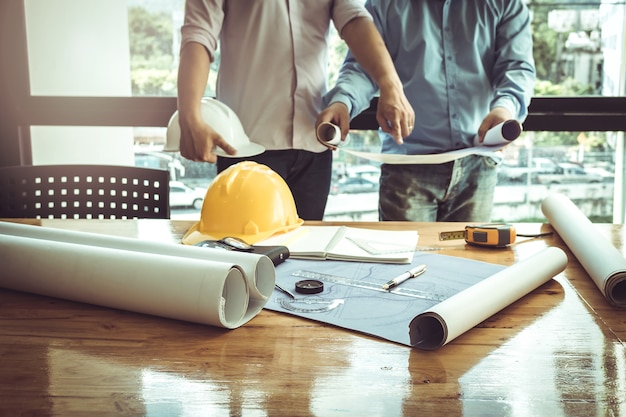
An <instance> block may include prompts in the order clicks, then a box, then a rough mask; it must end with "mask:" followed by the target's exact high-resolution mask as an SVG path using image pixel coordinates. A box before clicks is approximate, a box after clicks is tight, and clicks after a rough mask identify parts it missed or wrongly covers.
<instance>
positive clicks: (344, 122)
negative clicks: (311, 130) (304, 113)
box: [315, 102, 350, 141]
mask: <svg viewBox="0 0 626 417" xmlns="http://www.w3.org/2000/svg"><path fill="white" fill-rule="evenodd" d="M322 123H332V124H335V125H337V126H339V129H341V140H342V141H344V140H346V136H348V132H349V131H350V112H349V111H348V108H347V107H346V105H345V104H343V103H340V102H335V103H330V105H329V106H328V107H326V108H325V109H324V110H322V112H321V113H320V114H319V115H318V116H317V121H316V122H315V129H316V130H317V127H318V126H319V125H320V124H322Z"/></svg>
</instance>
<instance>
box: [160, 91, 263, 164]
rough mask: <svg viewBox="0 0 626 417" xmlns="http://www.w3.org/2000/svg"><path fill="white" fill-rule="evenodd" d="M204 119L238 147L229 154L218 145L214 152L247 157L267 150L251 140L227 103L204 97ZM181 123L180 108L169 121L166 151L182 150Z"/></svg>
mask: <svg viewBox="0 0 626 417" xmlns="http://www.w3.org/2000/svg"><path fill="white" fill-rule="evenodd" d="M200 111H201V113H202V119H203V120H204V122H205V123H206V124H208V125H209V126H211V127H212V128H213V129H214V130H215V131H216V132H217V133H219V134H220V136H221V137H222V138H224V140H225V141H226V142H228V143H229V144H230V145H231V146H233V147H234V148H235V149H237V153H236V154H235V155H229V154H227V153H226V152H224V150H223V149H222V148H219V147H216V148H215V150H214V151H213V153H215V154H216V155H219V156H225V157H231V158H245V157H248V156H253V155H258V154H260V153H263V152H265V148H264V147H263V146H261V145H259V144H258V143H253V142H250V138H248V135H246V132H245V131H244V129H243V126H242V125H241V121H240V120H239V117H237V115H236V114H235V112H234V111H232V109H231V108H230V107H228V106H227V105H226V104H224V103H222V102H221V101H219V100H216V99H213V98H203V99H202V101H201V102H200ZM179 147H180V125H179V124H178V110H177V111H175V112H174V114H173V115H172V117H171V118H170V120H169V122H168V123H167V132H166V143H165V147H164V148H163V150H164V151H166V152H177V151H179V150H180V148H179Z"/></svg>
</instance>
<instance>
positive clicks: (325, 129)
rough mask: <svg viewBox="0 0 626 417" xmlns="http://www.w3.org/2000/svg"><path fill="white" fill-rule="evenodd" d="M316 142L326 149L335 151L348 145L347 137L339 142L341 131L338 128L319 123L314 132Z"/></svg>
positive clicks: (327, 123) (329, 124)
mask: <svg viewBox="0 0 626 417" xmlns="http://www.w3.org/2000/svg"><path fill="white" fill-rule="evenodd" d="M315 133H316V135H317V140H318V141H319V142H320V143H321V144H322V145H325V146H326V147H328V148H331V149H336V148H337V147H339V146H344V145H346V144H347V143H348V138H349V136H346V139H345V140H344V141H342V140H341V129H339V126H337V125H335V124H332V123H329V122H324V123H320V125H319V126H318V127H317V130H316V132H315Z"/></svg>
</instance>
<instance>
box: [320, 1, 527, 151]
mask: <svg viewBox="0 0 626 417" xmlns="http://www.w3.org/2000/svg"><path fill="white" fill-rule="evenodd" d="M366 8H367V9H368V10H369V11H370V13H371V14H372V17H373V18H374V22H375V24H376V26H377V27H378V30H379V31H380V32H381V34H382V36H383V38H384V40H385V43H386V45H387V48H388V49H389V53H390V54H391V57H392V59H393V61H394V62H395V66H396V70H397V72H398V74H399V76H400V79H401V80H402V82H403V85H404V91H405V94H406V96H407V97H408V99H409V101H410V103H411V105H412V106H413V109H414V110H415V128H414V130H413V133H412V134H411V135H410V136H409V137H407V138H405V144H404V145H398V144H396V143H395V142H394V140H393V138H392V137H391V136H389V135H387V134H385V133H384V132H382V131H380V134H381V139H382V151H383V153H393V154H409V155H421V154H433V153H440V152H446V151H450V150H454V149H462V148H467V147H470V146H472V140H473V137H474V136H475V135H476V133H477V131H478V127H479V126H480V123H481V122H482V120H483V118H484V117H485V116H486V115H487V113H489V111H490V110H491V109H493V108H494V107H497V106H501V107H505V108H507V109H508V110H509V111H510V112H511V114H512V115H514V117H515V118H517V119H518V120H519V121H520V122H522V121H523V120H524V119H525V118H526V115H527V107H528V105H529V103H530V99H531V97H532V93H533V86H534V81H535V66H534V60H533V55H532V54H533V49H532V36H531V28H530V16H529V12H528V9H527V7H526V6H525V5H524V3H523V1H522V0H472V1H468V0H368V1H367V2H366ZM377 91H378V87H377V86H376V85H375V84H374V82H373V81H372V80H371V78H369V77H368V76H367V75H366V74H365V73H364V71H363V70H362V69H361V67H360V66H359V65H358V64H357V63H356V61H355V60H354V57H353V56H352V55H351V54H350V53H348V56H347V57H346V60H345V62H344V64H343V66H342V68H341V70H340V74H339V77H338V80H337V84H336V86H335V87H334V88H333V89H332V90H330V91H329V92H328V93H327V94H326V95H325V96H324V102H325V105H328V104H330V103H332V102H336V101H340V102H343V103H345V104H346V105H347V106H348V109H350V115H351V117H354V116H356V115H357V114H359V113H360V112H362V111H363V110H365V109H366V108H367V107H368V105H369V103H370V100H371V98H372V97H373V96H374V95H375V94H376V92H377Z"/></svg>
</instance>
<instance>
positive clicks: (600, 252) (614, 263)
mask: <svg viewBox="0 0 626 417" xmlns="http://www.w3.org/2000/svg"><path fill="white" fill-rule="evenodd" d="M541 210H542V212H543V214H544V216H546V218H547V219H548V221H549V222H550V224H551V225H552V227H553V228H554V229H555V230H556V232H557V233H558V234H559V236H561V239H563V241H564V242H565V244H566V245H567V246H568V247H569V249H570V250H571V251H572V253H573V254H574V256H576V258H577V259H578V261H579V262H580V264H581V265H582V266H583V268H585V271H587V273H588V274H589V276H590V277H591V279H592V280H593V282H594V283H595V284H596V286H597V287H598V289H599V290H600V292H602V295H603V296H604V298H606V299H607V301H608V302H609V303H611V304H612V305H614V306H616V307H622V308H624V307H626V259H625V258H624V256H623V255H622V254H621V253H620V252H619V251H618V250H617V249H616V248H615V246H613V244H612V243H611V242H610V241H609V240H608V239H606V238H605V237H604V236H602V235H601V234H600V233H598V231H597V230H596V229H595V228H594V227H593V223H591V221H590V220H589V219H588V218H587V217H586V216H585V215H584V214H583V212H582V211H580V209H579V208H578V207H577V206H576V205H575V204H574V203H573V202H572V200H570V199H569V198H568V197H566V196H565V195H563V194H559V193H555V194H551V195H549V196H548V197H546V198H545V199H544V200H543V201H542V203H541Z"/></svg>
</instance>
